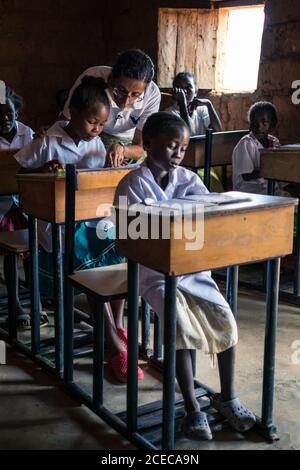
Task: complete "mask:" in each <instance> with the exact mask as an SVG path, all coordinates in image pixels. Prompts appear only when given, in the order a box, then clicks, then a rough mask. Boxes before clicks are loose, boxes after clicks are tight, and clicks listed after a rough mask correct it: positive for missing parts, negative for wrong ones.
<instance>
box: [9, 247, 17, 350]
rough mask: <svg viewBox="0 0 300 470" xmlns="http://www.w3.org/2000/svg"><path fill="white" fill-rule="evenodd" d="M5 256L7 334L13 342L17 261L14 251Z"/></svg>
mask: <svg viewBox="0 0 300 470" xmlns="http://www.w3.org/2000/svg"><path fill="white" fill-rule="evenodd" d="M6 256H8V263H9V278H8V279H7V281H8V282H7V300H8V335H9V340H10V342H13V341H15V340H16V339H17V315H16V310H17V299H16V292H15V286H16V285H18V284H17V282H18V281H17V279H18V266H17V263H18V261H17V256H16V254H15V253H9V254H8V255H6Z"/></svg>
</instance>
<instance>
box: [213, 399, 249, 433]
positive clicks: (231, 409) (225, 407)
mask: <svg viewBox="0 0 300 470" xmlns="http://www.w3.org/2000/svg"><path fill="white" fill-rule="evenodd" d="M211 404H212V406H213V407H214V408H215V409H216V410H217V411H219V412H220V413H221V414H222V415H223V416H225V418H227V421H228V423H229V424H230V425H231V426H232V427H233V428H234V429H235V430H236V431H239V432H246V431H249V429H251V428H253V426H254V425H255V423H256V418H255V415H254V414H253V413H252V412H251V411H250V410H248V409H247V408H246V407H245V406H244V405H242V403H241V402H240V400H239V399H238V398H234V399H233V400H229V401H225V402H221V401H220V395H219V394H216V395H213V397H212V399H211Z"/></svg>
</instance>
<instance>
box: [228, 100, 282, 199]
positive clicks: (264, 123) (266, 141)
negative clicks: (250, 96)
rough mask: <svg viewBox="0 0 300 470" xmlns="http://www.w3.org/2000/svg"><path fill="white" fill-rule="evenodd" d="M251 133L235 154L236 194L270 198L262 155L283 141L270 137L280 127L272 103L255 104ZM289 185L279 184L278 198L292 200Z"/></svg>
mask: <svg viewBox="0 0 300 470" xmlns="http://www.w3.org/2000/svg"><path fill="white" fill-rule="evenodd" d="M248 120H249V123H250V132H249V134H247V135H245V136H244V137H242V138H241V140H240V141H239V142H238V144H237V145H236V147H235V148H234V150H233V153H232V166H233V175H232V184H233V189H234V190H235V191H244V192H248V193H256V194H267V192H268V183H267V181H266V180H265V179H264V178H261V177H260V176H259V169H260V153H259V150H260V149H262V148H270V147H278V146H279V140H278V139H277V138H276V137H274V136H273V135H271V134H270V132H271V131H272V130H273V129H274V128H275V127H276V125H277V122H278V118H277V110H276V108H275V106H274V105H273V104H272V103H269V102H268V101H258V102H257V103H254V104H253V105H252V106H251V108H250V109H249V111H248ZM284 186H286V185H285V184H276V189H275V193H276V194H277V195H278V196H289V193H288V192H287V191H285V190H284V189H283V188H284Z"/></svg>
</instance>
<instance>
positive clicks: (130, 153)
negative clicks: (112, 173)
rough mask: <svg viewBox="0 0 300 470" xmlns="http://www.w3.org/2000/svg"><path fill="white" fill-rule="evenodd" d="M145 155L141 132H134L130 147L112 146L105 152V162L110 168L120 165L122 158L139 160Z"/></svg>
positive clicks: (137, 130)
mask: <svg viewBox="0 0 300 470" xmlns="http://www.w3.org/2000/svg"><path fill="white" fill-rule="evenodd" d="M144 154H145V150H144V148H143V138H142V131H140V130H139V129H136V130H135V133H134V137H133V141H132V144H131V145H126V146H124V145H122V144H113V145H111V146H110V148H109V149H108V151H107V162H108V163H110V165H111V166H119V165H122V163H123V161H124V158H131V159H132V160H139V159H140V158H141V157H142V156H143V155H144Z"/></svg>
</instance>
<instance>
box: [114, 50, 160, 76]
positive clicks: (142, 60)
mask: <svg viewBox="0 0 300 470" xmlns="http://www.w3.org/2000/svg"><path fill="white" fill-rule="evenodd" d="M112 76H113V78H119V77H122V76H123V77H127V78H132V79H134V80H143V81H144V82H145V83H150V82H151V80H152V79H153V77H154V65H153V62H152V60H151V59H150V57H149V56H148V55H147V54H145V53H144V52H143V51H141V50H140V49H130V50H128V51H125V52H122V53H121V54H120V55H119V56H118V59H117V62H116V63H115V65H114V66H113V68H112Z"/></svg>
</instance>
